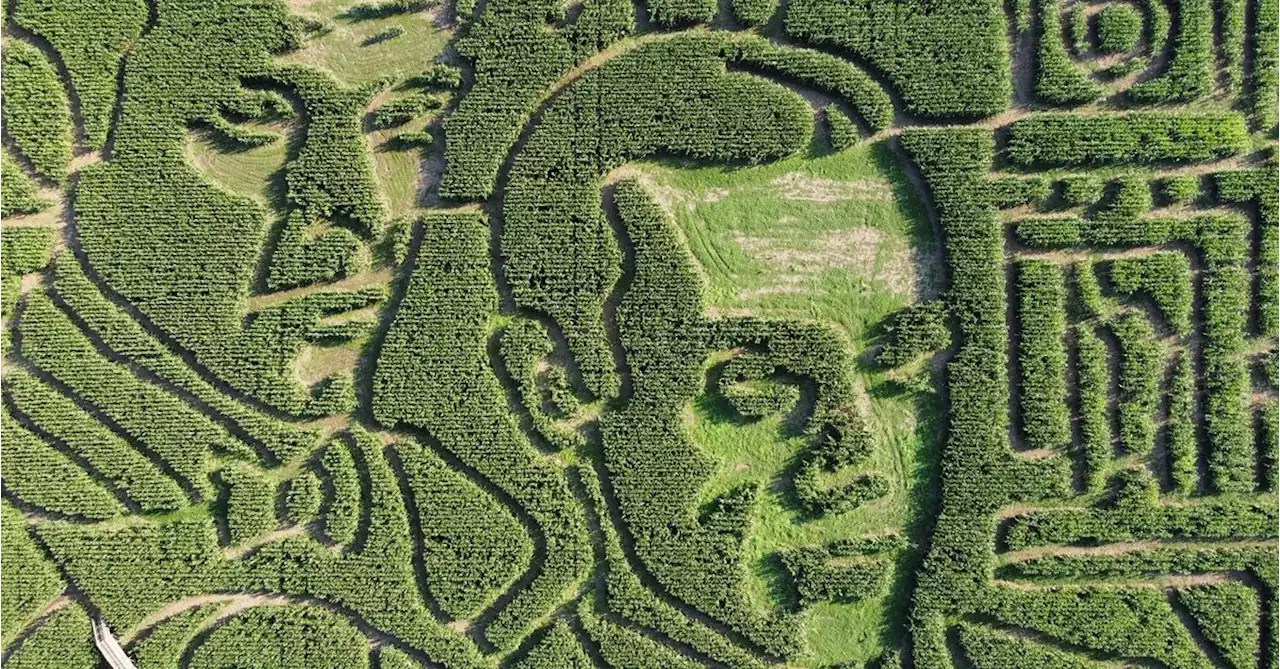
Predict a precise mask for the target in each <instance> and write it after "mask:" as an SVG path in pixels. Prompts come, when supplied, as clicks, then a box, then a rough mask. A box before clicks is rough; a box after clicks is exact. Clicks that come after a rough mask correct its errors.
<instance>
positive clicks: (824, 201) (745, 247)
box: [627, 142, 937, 665]
mask: <svg viewBox="0 0 1280 669" xmlns="http://www.w3.org/2000/svg"><path fill="white" fill-rule="evenodd" d="M627 171H628V172H630V173H631V174H632V175H634V176H638V178H639V179H640V180H641V181H642V182H644V183H645V184H646V185H647V186H648V187H649V189H650V191H651V192H652V193H653V194H654V196H655V197H656V198H657V199H658V200H659V201H660V202H661V203H662V205H663V206H664V207H665V208H667V210H668V211H670V212H671V214H672V215H673V217H674V219H675V221H676V222H677V224H678V226H679V228H680V230H681V231H682V232H683V234H684V236H685V238H686V240H687V242H688V243H689V247H690V248H691V249H692V251H693V253H694V254H695V256H696V257H697V259H698V261H699V263H700V264H701V266H702V268H703V270H704V272H705V275H706V279H707V296H708V302H709V305H710V307H711V311H712V315H713V316H714V315H723V316H728V315H735V314H745V313H750V314H755V315H758V316H762V317H778V318H784V317H785V318H797V317H799V318H809V319H814V320H818V321H825V322H828V323H833V324H835V325H838V326H839V327H840V328H841V329H842V330H843V331H844V332H845V333H846V334H847V335H848V339H849V342H850V345H851V348H852V352H853V354H854V356H855V357H858V356H861V355H862V354H863V353H865V351H866V350H867V348H868V347H869V346H870V345H871V344H872V343H873V342H872V338H873V336H874V331H875V330H876V328H877V326H878V325H879V324H880V323H881V322H882V321H883V320H884V319H885V318H886V317H887V316H889V315H890V314H892V313H894V312H895V311H897V310H898V309H901V308H902V307H904V306H907V305H908V304H911V303H913V302H914V301H916V296H917V294H920V293H923V294H926V295H927V294H931V291H932V290H934V287H933V283H934V282H935V281H936V275H935V272H936V268H935V264H936V261H935V258H936V255H935V249H936V247H935V242H934V240H933V237H932V232H931V228H930V226H929V223H928V220H927V217H926V215H925V213H924V210H923V207H922V205H921V204H920V202H919V200H918V199H917V196H916V194H915V192H914V191H913V189H912V187H911V185H910V184H909V182H908V181H907V179H906V177H905V175H904V173H903V171H902V167H901V163H900V159H899V158H898V157H897V156H896V155H895V154H894V153H893V152H892V151H891V150H890V149H889V147H888V145H887V144H886V143H885V142H879V143H875V144H863V145H859V146H857V147H854V148H852V149H849V150H847V151H844V152H842V153H839V154H835V155H830V156H824V157H819V158H803V157H797V158H792V159H788V160H784V161H781V162H778V163H773V164H769V165H764V166H754V167H746V168H739V169H725V168H719V167H694V168H688V169H687V168H685V166H683V165H681V164H679V163H675V162H663V163H658V164H651V163H649V164H642V165H637V166H635V167H633V168H628V170H627ZM856 367H857V369H855V370H854V372H853V373H854V374H855V376H856V378H857V380H858V382H859V385H860V386H861V388H862V390H865V391H866V392H867V395H868V397H869V405H868V406H867V407H864V409H866V410H867V412H868V415H869V421H870V423H871V425H872V430H873V433H874V435H875V440H876V448H875V453H874V456H873V461H872V463H871V465H870V468H872V469H875V470H877V471H880V472H882V473H884V474H886V475H888V476H889V477H890V478H891V479H892V481H893V487H892V490H891V492H890V493H889V495H887V496H886V497H884V498H881V499H879V500H876V501H874V502H872V503H870V504H867V505H865V506H864V507H862V508H859V509H855V510H853V511H850V512H847V513H844V514H838V515H828V516H825V517H822V518H817V519H811V518H806V517H804V516H803V515H802V514H801V512H800V511H799V510H798V509H797V508H796V507H795V506H794V505H793V503H792V501H791V499H790V496H789V493H788V490H787V484H786V481H785V475H786V472H787V471H788V469H789V468H790V466H791V465H792V464H794V458H795V456H796V455H797V453H798V452H799V451H801V449H803V448H804V445H805V440H804V439H803V438H801V437H798V436H795V435H794V432H793V431H789V430H788V427H787V423H786V417H783V416H772V417H768V418H765V419H762V420H759V421H757V422H754V423H746V424H744V423H742V422H741V421H739V420H737V419H735V418H732V417H731V413H730V412H729V411H728V410H727V407H726V406H725V404H724V402H723V400H720V399H719V398H718V397H715V396H712V395H704V396H703V397H702V398H700V400H699V401H698V403H697V404H696V406H695V407H694V411H693V413H694V421H693V434H694V438H695V439H696V440H697V442H698V443H699V444H700V445H701V446H702V448H703V449H705V450H706V452H707V453H708V454H710V455H711V456H712V457H714V458H715V459H716V460H718V461H719V463H720V465H719V471H718V472H717V473H716V475H715V476H714V477H713V479H712V480H711V482H710V484H709V485H708V487H707V489H706V494H707V499H710V498H712V497H713V496H715V495H719V494H722V493H724V492H726V491H728V490H729V489H731V488H733V487H735V486H737V485H741V484H743V483H747V482H756V483H759V484H760V485H761V487H762V489H763V491H764V494H763V496H762V499H761V501H760V504H759V507H758V511H757V514H758V515H757V517H756V519H755V524H754V529H753V531H752V535H751V536H750V538H749V539H748V541H747V545H746V551H747V556H748V560H747V563H748V565H749V570H750V574H751V576H750V578H749V590H750V592H751V595H752V596H753V597H754V598H755V599H756V601H758V602H759V603H760V605H761V607H762V608H764V607H771V606H777V605H781V604H783V603H784V602H785V596H786V591H785V578H786V577H785V574H781V573H780V567H779V566H778V565H777V563H776V560H775V559H773V557H772V556H773V555H774V554H775V553H776V552H777V551H778V550H779V549H782V548H787V547H792V546H805V545H813V544H820V543H825V542H829V541H832V540H835V539H839V538H842V537H850V536H859V535H864V534H875V533H882V532H886V531H898V532H901V531H904V528H908V527H909V526H911V525H912V520H913V519H914V518H916V517H917V516H918V512H919V507H920V506H921V505H922V504H923V501H922V500H923V497H924V495H925V494H926V491H925V488H926V487H927V485H926V483H927V482H926V477H927V461H928V459H929V458H931V457H932V455H931V453H932V451H933V447H934V443H933V442H934V439H935V438H934V437H933V436H931V435H932V434H933V433H934V432H935V431H936V430H935V429H934V428H935V424H934V423H935V421H936V414H937V408H936V405H937V402H936V396H933V395H928V396H917V395H914V394H911V393H903V394H894V393H891V392H888V389H889V388H890V386H891V385H892V384H890V383H886V381H887V379H886V377H885V375H884V374H883V373H882V372H879V371H876V370H873V369H866V368H864V367H866V366H865V365H863V364H861V363H859V364H858V365H856ZM911 538H912V539H913V540H915V539H918V538H919V537H916V536H912V537H911ZM907 573H908V570H906V569H899V573H898V576H897V578H896V579H895V586H894V587H893V589H892V592H891V593H889V594H887V595H886V596H885V597H882V598H880V599H875V600H868V601H863V602H859V603H854V604H836V603H824V604H820V605H817V606H815V607H813V609H812V610H811V616H812V617H811V621H810V623H809V629H810V630H811V632H810V634H809V642H810V645H811V647H812V650H813V652H814V656H813V657H812V658H810V659H811V660H813V661H814V662H815V663H816V664H818V665H823V664H827V663H832V662H847V661H853V662H860V661H865V660H869V659H872V658H874V657H875V656H877V655H878V654H879V653H880V651H881V650H882V649H883V648H884V647H885V644H886V643H896V642H897V641H898V640H899V639H900V638H901V631H900V629H898V627H897V626H892V625H893V623H894V621H895V620H898V621H900V620H901V618H900V615H899V614H900V613H901V612H902V611H904V610H905V604H906V602H905V597H906V593H905V580H906V576H907ZM887 611H888V612H890V614H889V615H886V612H887ZM891 626H892V627H891Z"/></svg>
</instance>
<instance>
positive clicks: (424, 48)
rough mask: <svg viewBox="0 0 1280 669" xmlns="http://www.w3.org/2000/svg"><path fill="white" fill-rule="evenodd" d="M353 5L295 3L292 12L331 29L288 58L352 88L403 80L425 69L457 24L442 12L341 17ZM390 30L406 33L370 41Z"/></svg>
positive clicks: (339, 0)
mask: <svg viewBox="0 0 1280 669" xmlns="http://www.w3.org/2000/svg"><path fill="white" fill-rule="evenodd" d="M354 4H357V3H356V2H354V1H353V0H293V2H292V3H291V7H292V9H293V13H294V14H297V15H298V16H302V17H305V18H309V19H315V20H319V21H322V22H324V23H325V24H326V25H328V26H330V27H332V30H330V31H329V32H328V33H326V34H324V35H320V36H318V37H315V38H313V39H310V40H308V41H307V42H306V43H305V44H304V45H303V46H302V48H301V49H298V50H297V51H294V52H291V53H289V54H287V55H286V56H285V58H286V60H291V61H294V62H299V63H307V64H308V65H314V66H316V67H319V68H321V69H324V70H327V71H328V72H329V73H331V74H332V75H333V76H334V77H335V78H337V79H338V81H340V82H342V83H344V84H347V85H349V86H359V85H361V84H367V83H370V82H374V81H377V80H379V79H382V78H384V77H389V78H391V79H393V80H396V81H399V80H402V79H404V78H405V77H408V76H410V75H414V74H419V73H421V72H422V71H424V70H426V69H427V67H429V66H430V65H431V63H432V62H433V61H434V60H435V57H436V56H437V55H438V54H439V53H440V52H441V51H444V48H445V45H446V44H448V42H449V40H450V39H452V38H453V30H454V28H453V26H451V25H446V23H445V21H443V20H442V19H441V16H440V15H439V14H438V12H439V11H444V10H443V9H442V10H433V11H427V12H411V13H406V14H399V15H395V16H388V17H384V18H378V19H365V20H355V19H351V18H348V17H344V16H340V15H341V14H342V13H343V12H344V11H346V10H347V8H349V7H350V6H352V5H354ZM392 26H400V27H402V28H404V34H403V35H401V36H399V37H396V38H395V39H390V40H387V41H385V42H379V43H376V44H368V43H366V41H367V40H368V39H369V38H370V37H373V36H374V35H376V34H378V33H379V32H381V31H383V30H386V29H387V28H390V27H392Z"/></svg>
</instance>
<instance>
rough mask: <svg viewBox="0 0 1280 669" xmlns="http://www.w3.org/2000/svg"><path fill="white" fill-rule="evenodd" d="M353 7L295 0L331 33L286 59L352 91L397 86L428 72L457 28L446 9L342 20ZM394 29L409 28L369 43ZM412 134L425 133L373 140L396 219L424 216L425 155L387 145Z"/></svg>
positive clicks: (342, 1) (331, 0)
mask: <svg viewBox="0 0 1280 669" xmlns="http://www.w3.org/2000/svg"><path fill="white" fill-rule="evenodd" d="M354 4H357V3H355V2H353V1H352V0H295V2H294V5H293V11H294V13H295V14H298V15H299V16H303V17H307V18H310V19H315V20H319V21H323V22H325V23H326V24H327V25H328V26H331V27H332V30H330V31H329V32H328V33H326V34H323V35H320V36H318V37H315V38H312V39H310V40H308V41H307V42H306V44H304V45H303V47H302V48H301V49H299V50H297V51H294V52H292V53H289V54H287V55H286V56H285V58H286V59H287V60H291V61H294V62H300V63H306V64H308V65H313V66H315V67H318V68H320V69H323V70H325V71H327V72H329V73H330V74H332V75H333V77H334V78H335V79H337V80H338V81H339V82H341V83H342V84H344V85H347V86H360V85H364V84H369V83H372V82H375V81H379V80H382V81H386V82H389V83H392V84H395V83H399V82H401V81H403V80H404V79H406V78H407V77H410V76H413V75H416V74H421V73H422V72H424V71H426V69H427V68H428V67H430V66H431V64H432V63H433V62H435V60H436V57H437V56H439V55H440V54H441V52H443V51H444V49H445V47H446V46H448V44H449V41H450V40H452V39H453V35H454V31H455V29H456V28H455V26H453V25H451V24H447V22H446V21H444V20H443V15H442V14H441V12H444V11H447V10H446V9H443V8H441V9H437V10H431V11H426V12H410V13H406V14H398V15H394V16H388V17H384V18H378V19H362V20H355V19H352V18H348V17H345V16H342V13H343V12H344V11H346V10H347V9H348V8H349V7H351V6H352V5H354ZM392 26H399V27H401V28H404V34H403V35H401V36H399V37H396V38H395V39H391V40H387V41H385V42H379V43H376V44H369V43H367V40H368V39H369V38H370V37H372V36H374V35H376V34H378V33H379V32H381V31H383V30H386V29H387V28H390V27H392ZM394 97H396V96H395V94H390V95H382V96H379V99H378V102H384V101H386V100H390V99H393V98H394ZM376 105H377V102H375V105H374V106H376ZM410 129H412V130H419V129H420V128H419V127H417V126H416V125H414V127H412V128H410V127H407V126H406V127H404V128H397V129H395V130H394V131H388V132H374V133H372V134H371V135H370V137H369V143H370V146H371V147H372V148H373V166H374V173H375V174H376V175H377V178H378V183H379V185H380V187H381V189H382V196H383V199H384V201H385V202H386V204H387V213H388V215H390V216H391V217H392V218H396V217H401V216H411V215H414V214H416V213H420V202H419V195H420V192H421V176H420V175H421V163H422V155H423V154H422V151H419V150H408V151H395V150H387V147H386V146H385V142H386V140H388V139H390V138H391V137H392V136H394V135H396V134H398V133H400V132H403V131H405V130H410Z"/></svg>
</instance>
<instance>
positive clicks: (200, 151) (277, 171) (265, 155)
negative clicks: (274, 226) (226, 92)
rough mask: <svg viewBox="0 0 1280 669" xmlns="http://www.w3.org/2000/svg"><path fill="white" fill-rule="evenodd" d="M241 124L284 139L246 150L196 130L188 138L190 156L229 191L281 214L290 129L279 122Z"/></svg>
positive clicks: (205, 172)
mask: <svg viewBox="0 0 1280 669" xmlns="http://www.w3.org/2000/svg"><path fill="white" fill-rule="evenodd" d="M241 125H243V126H245V127H249V128H251V129H254V130H266V131H269V132H275V133H279V134H280V135H281V136H280V138H279V139H277V140H276V141H274V142H272V143H270V144H267V145H266V146H258V147H254V148H251V149H245V148H240V147H236V146H232V145H229V144H228V143H227V142H225V141H221V140H220V139H219V138H218V137H216V136H215V135H214V134H213V133H212V132H211V131H208V130H204V129H196V130H193V131H192V132H191V134H190V136H189V138H188V142H187V155H188V157H189V158H190V159H191V162H192V164H193V165H195V166H196V168H197V169H199V170H200V171H201V172H203V173H204V175H205V176H206V177H207V178H208V179H209V180H211V181H213V183H215V184H217V185H218V186H219V187H221V188H223V189H224V190H226V191H227V192H229V193H234V194H236V195H243V196H245V197H248V198H251V199H253V200H255V201H257V202H258V203H260V204H262V205H263V206H264V207H267V208H269V209H273V210H276V211H279V209H280V207H281V206H282V205H283V204H284V201H283V198H284V163H285V159H286V157H287V155H288V151H289V138H288V137H287V135H286V133H287V129H286V128H285V126H284V125H283V124H280V123H272V124H270V125H266V124H260V123H244V124H241Z"/></svg>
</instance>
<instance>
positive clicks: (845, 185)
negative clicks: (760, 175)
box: [772, 172, 893, 203]
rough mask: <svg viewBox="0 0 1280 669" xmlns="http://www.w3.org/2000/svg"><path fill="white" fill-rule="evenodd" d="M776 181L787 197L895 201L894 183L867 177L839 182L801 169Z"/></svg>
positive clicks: (810, 199)
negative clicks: (804, 173)
mask: <svg viewBox="0 0 1280 669" xmlns="http://www.w3.org/2000/svg"><path fill="white" fill-rule="evenodd" d="M772 183H773V185H774V186H777V187H778V191H777V193H778V197H781V198H782V199H784V200H803V201H805V202H824V203H828V202H845V201H849V200H861V201H864V202H868V201H869V202H891V201H893V187H892V186H890V185H889V184H887V183H883V182H879V181H870V180H867V179H856V180H853V181H835V180H833V179H820V178H818V177H809V176H805V175H803V174H801V173H799V172H791V173H788V174H784V175H782V176H780V177H778V178H777V179H774V180H773V181H772Z"/></svg>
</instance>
